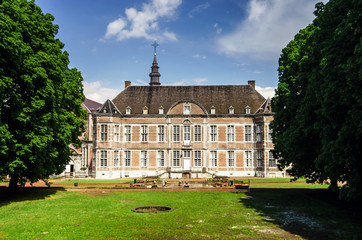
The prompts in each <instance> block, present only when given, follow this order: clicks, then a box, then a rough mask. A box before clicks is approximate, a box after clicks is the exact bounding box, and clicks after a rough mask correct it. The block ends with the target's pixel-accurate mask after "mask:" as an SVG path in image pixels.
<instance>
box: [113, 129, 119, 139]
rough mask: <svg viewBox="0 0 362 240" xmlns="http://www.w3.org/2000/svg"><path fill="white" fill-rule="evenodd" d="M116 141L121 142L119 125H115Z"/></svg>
mask: <svg viewBox="0 0 362 240" xmlns="http://www.w3.org/2000/svg"><path fill="white" fill-rule="evenodd" d="M114 141H115V142H119V125H114Z"/></svg>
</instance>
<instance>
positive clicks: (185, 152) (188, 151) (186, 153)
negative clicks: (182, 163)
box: [184, 150, 191, 158]
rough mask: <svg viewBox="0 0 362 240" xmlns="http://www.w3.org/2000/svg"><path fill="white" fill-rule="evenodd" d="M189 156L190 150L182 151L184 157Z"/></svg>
mask: <svg viewBox="0 0 362 240" xmlns="http://www.w3.org/2000/svg"><path fill="white" fill-rule="evenodd" d="M190 157H191V151H190V150H185V151H184V158H190Z"/></svg>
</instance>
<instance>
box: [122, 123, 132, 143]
mask: <svg viewBox="0 0 362 240" xmlns="http://www.w3.org/2000/svg"><path fill="white" fill-rule="evenodd" d="M124 139H125V141H126V142H130V141H131V139H132V138H131V126H129V125H127V126H124Z"/></svg>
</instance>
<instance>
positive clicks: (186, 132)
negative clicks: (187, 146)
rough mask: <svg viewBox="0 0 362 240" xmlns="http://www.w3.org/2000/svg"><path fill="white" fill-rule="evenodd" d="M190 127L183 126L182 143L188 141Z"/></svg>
mask: <svg viewBox="0 0 362 240" xmlns="http://www.w3.org/2000/svg"><path fill="white" fill-rule="evenodd" d="M190 139H191V137H190V126H184V141H190Z"/></svg>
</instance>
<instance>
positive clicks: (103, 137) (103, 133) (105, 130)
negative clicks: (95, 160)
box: [101, 124, 108, 141]
mask: <svg viewBox="0 0 362 240" xmlns="http://www.w3.org/2000/svg"><path fill="white" fill-rule="evenodd" d="M107 135H108V126H107V125H105V124H102V125H101V141H107V140H108V138H107Z"/></svg>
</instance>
